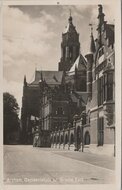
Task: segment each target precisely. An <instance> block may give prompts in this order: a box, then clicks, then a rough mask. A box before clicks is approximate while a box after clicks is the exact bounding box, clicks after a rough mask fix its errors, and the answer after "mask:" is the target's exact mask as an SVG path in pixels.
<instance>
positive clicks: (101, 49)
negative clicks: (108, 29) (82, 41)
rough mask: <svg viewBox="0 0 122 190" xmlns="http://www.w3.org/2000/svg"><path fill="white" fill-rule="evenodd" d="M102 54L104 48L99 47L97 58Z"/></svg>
mask: <svg viewBox="0 0 122 190" xmlns="http://www.w3.org/2000/svg"><path fill="white" fill-rule="evenodd" d="M103 54H104V47H101V48H100V50H99V53H98V57H101V56H102V55H103Z"/></svg>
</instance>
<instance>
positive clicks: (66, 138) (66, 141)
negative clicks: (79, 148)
mask: <svg viewBox="0 0 122 190" xmlns="http://www.w3.org/2000/svg"><path fill="white" fill-rule="evenodd" d="M67 143H68V135H67V134H66V136H65V144H67Z"/></svg>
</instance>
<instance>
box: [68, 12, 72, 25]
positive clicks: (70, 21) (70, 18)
mask: <svg viewBox="0 0 122 190" xmlns="http://www.w3.org/2000/svg"><path fill="white" fill-rule="evenodd" d="M69 15H70V16H69V23H70V24H72V16H71V9H69Z"/></svg>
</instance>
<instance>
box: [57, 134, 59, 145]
mask: <svg viewBox="0 0 122 190" xmlns="http://www.w3.org/2000/svg"><path fill="white" fill-rule="evenodd" d="M58 143H59V136H57V144H58Z"/></svg>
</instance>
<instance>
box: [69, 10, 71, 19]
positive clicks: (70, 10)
mask: <svg viewBox="0 0 122 190" xmlns="http://www.w3.org/2000/svg"><path fill="white" fill-rule="evenodd" d="M71 13H72V12H71V9H69V16H70V17H71Z"/></svg>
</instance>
